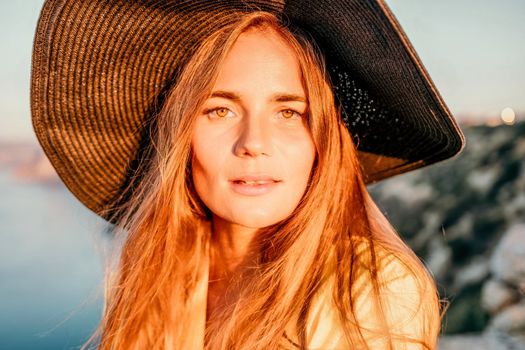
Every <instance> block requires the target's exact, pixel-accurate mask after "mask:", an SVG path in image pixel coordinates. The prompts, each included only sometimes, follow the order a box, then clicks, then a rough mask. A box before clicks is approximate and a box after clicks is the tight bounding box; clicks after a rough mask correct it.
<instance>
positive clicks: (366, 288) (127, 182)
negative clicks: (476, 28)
mask: <svg viewBox="0 0 525 350" xmlns="http://www.w3.org/2000/svg"><path fill="white" fill-rule="evenodd" d="M363 4H364V6H363ZM328 5H329V6H330V7H329V8H328V7H323V4H321V3H318V4H314V5H312V4H309V3H308V2H304V3H292V2H289V3H286V4H282V3H278V2H264V3H257V2H250V3H247V2H239V3H235V2H222V1H217V2H212V1H201V2H192V3H191V4H190V3H182V2H177V3H175V4H170V2H144V1H136V2H119V1H113V2H111V1H109V2H102V1H100V2H97V1H95V2H93V3H92V4H82V2H80V1H79V2H78V3H77V4H74V2H72V4H66V3H65V2H62V3H61V2H59V1H47V2H46V4H45V5H44V9H43V11H42V14H41V18H40V22H39V26H38V28H37V36H36V37H35V48H34V57H33V76H32V79H33V80H32V82H33V85H32V111H33V121H34V126H35V130H36V132H37V135H38V136H39V140H40V142H41V144H42V146H43V148H44V150H45V151H46V153H47V154H48V156H49V158H50V159H51V161H52V163H53V165H54V166H55V167H56V168H57V171H58V173H59V175H60V176H61V177H62V179H63V180H64V182H65V183H66V185H67V186H68V187H69V188H70V190H71V191H72V192H73V193H74V194H75V195H76V196H77V197H78V198H79V199H80V200H81V201H82V202H83V203H84V204H86V205H87V206H88V207H89V208H90V209H92V210H94V211H95V212H96V213H97V214H99V215H101V216H102V217H104V218H105V219H107V220H108V221H109V222H110V223H112V225H113V226H112V231H113V232H114V233H115V235H116V238H117V239H121V245H118V244H116V246H119V247H120V248H119V251H118V255H117V257H118V260H117V265H116V266H115V268H114V269H113V270H111V272H110V273H108V285H107V294H106V296H107V297H106V307H105V310H104V315H103V319H102V322H101V324H100V327H99V329H98V331H97V333H95V334H94V336H93V337H92V339H91V341H92V343H95V342H96V343H98V345H99V348H100V349H202V348H207V349H279V348H282V349H294V348H300V349H434V348H435V346H436V339H437V335H438V332H439V324H440V307H439V303H438V297H437V293H436V288H435V285H434V283H433V281H432V278H431V277H430V276H429V274H428V272H427V271H426V270H425V268H424V266H423V265H422V264H421V262H420V261H419V260H418V258H417V257H416V256H415V255H414V253H413V252H412V251H411V250H410V249H409V248H408V247H407V246H406V245H405V244H404V243H403V241H402V240H401V239H400V238H399V236H398V235H397V233H396V232H395V231H394V229H393V228H392V227H391V226H390V224H389V223H388V221H387V220H386V218H385V217H384V216H383V215H382V213H381V212H380V211H379V210H378V209H377V207H376V206H375V204H374V202H373V201H372V199H371V198H370V196H369V195H368V193H367V191H366V187H365V184H366V183H367V182H371V181H374V180H379V179H382V178H385V177H387V176H392V175H395V174H398V173H401V172H403V171H407V170H409V169H413V168H416V167H421V166H423V165H426V164H429V163H431V162H435V161H437V160H441V159H444V158H446V157H450V156H452V155H453V154H455V153H457V152H458V151H459V150H460V148H461V145H462V143H463V139H462V135H461V132H460V131H459V129H457V127H456V126H455V123H454V121H453V119H452V118H451V117H450V116H449V115H448V111H447V110H446V107H445V106H444V104H443V103H442V101H441V100H440V98H439V95H438V94H437V92H435V90H434V91H433V90H431V89H430V88H432V87H433V86H432V84H431V82H430V81H429V80H428V79H426V80H424V81H421V80H419V81H418V79H421V77H419V78H412V80H410V79H409V80H408V81H409V82H412V83H414V82H417V84H416V85H417V88H416V91H417V90H418V89H419V90H421V88H422V87H424V88H427V89H428V91H426V92H425V93H421V92H420V93H419V94H414V96H415V97H414V96H412V95H411V91H409V90H410V88H406V90H407V91H404V92H403V93H401V95H403V94H405V95H406V96H411V97H410V98H411V99H412V100H414V101H417V102H414V101H406V102H405V103H403V107H399V106H396V105H395V104H392V103H391V101H393V100H389V98H388V96H389V94H390V95H392V89H394V88H395V84H396V83H395V82H384V81H383V80H379V82H376V83H375V85H373V84H372V85H370V86H372V87H371V88H370V90H365V89H361V88H360V87H356V85H355V84H358V82H359V81H360V82H361V84H363V81H362V80H358V79H355V80H354V79H351V78H349V76H348V74H349V72H350V71H349V70H348V69H347V68H348V66H349V65H350V62H351V59H350V58H349V57H350V56H351V55H350V56H349V55H345V54H343V53H342V52H344V51H345V48H346V46H345V43H344V42H340V41H339V40H338V39H337V34H340V35H342V34H344V33H346V32H345V31H344V25H345V24H344V23H343V22H345V21H347V20H348V19H349V18H350V17H349V16H350V15H351V14H361V15H362V16H365V15H375V16H383V17H380V18H381V19H379V20H376V22H375V24H370V26H371V27H373V28H374V30H377V28H380V26H379V24H381V23H383V24H384V23H390V24H391V25H392V24H395V22H394V21H393V19H392V18H391V17H388V16H391V14H390V13H389V12H388V10H387V9H386V7H385V6H384V4H383V3H381V2H379V3H375V2H370V3H368V4H365V3H364V2H361V3H359V2H355V3H352V2H346V3H345V4H341V3H337V4H336V3H330V4H328ZM283 6H284V7H283ZM337 6H342V7H341V9H343V13H342V18H343V19H344V20H343V21H342V22H341V23H338V24H337V23H336V24H334V23H333V22H329V21H328V19H327V18H328V17H326V16H327V12H326V10H327V9H332V10H336V9H337ZM349 10H351V11H350V12H349ZM173 16H175V17H173ZM310 17H311V18H317V20H314V23H308V18H310ZM138 18H140V19H141V20H140V21H139V20H138ZM173 18H176V19H175V22H170V21H173ZM359 18H363V17H359ZM315 21H317V22H315ZM323 21H324V22H323ZM371 21H372V22H373V20H371ZM381 21H390V22H381ZM357 22H358V21H357ZM108 23H110V24H111V26H108ZM318 24H324V25H326V27H329V26H330V25H332V26H334V27H335V29H334V32H330V31H329V30H328V29H326V28H325V27H319V26H316V25H318ZM352 25H353V26H356V28H361V29H360V31H357V32H355V33H351V34H349V35H357V36H359V35H361V36H362V35H364V34H366V33H367V31H366V30H365V29H363V28H367V27H366V26H365V27H363V26H362V25H360V24H359V25H356V24H352ZM123 27H125V28H127V29H122V28H123ZM140 28H142V29H140ZM144 28H147V30H146V29H144ZM315 28H317V30H316V29H315ZM392 28H393V29H392ZM141 30H142V32H140V31H141ZM155 30H157V32H155ZM164 30H166V31H168V32H169V31H170V30H171V32H170V34H169V35H165V37H166V38H172V40H171V41H169V40H165V41H162V40H160V39H159V41H155V40H156V39H152V38H158V37H159V35H161V34H162V33H163V31H164ZM137 32H140V34H141V35H136V37H135V38H130V37H129V35H135V34H136V33H137ZM79 33H81V34H79ZM386 33H388V35H390V37H391V38H386V39H385V40H386V41H385V43H379V44H378V45H377V47H383V48H382V50H389V49H388V46H389V45H390V46H394V44H396V43H397V44H398V45H399V43H400V42H403V43H405V46H404V47H403V48H402V50H400V49H397V51H395V53H396V54H397V55H398V56H399V57H401V56H402V55H407V54H408V53H411V54H413V52H411V51H410V46H409V45H408V44H406V39H405V38H404V37H403V36H402V35H400V33H401V32H400V29H399V28H395V26H392V27H391V29H388V30H387V31H385V32H381V33H380V35H382V37H383V38H385V37H386V35H387V34H386ZM124 34H126V35H124ZM163 35H164V34H163ZM323 35H324V36H323ZM316 37H317V39H315V38H316ZM323 37H324V38H325V39H324V40H323ZM173 38H174V39H173ZM181 38H182V39H181ZM329 38H331V39H329ZM392 38H394V39H392ZM361 39H362V38H361ZM361 39H358V40H361ZM365 39H366V38H365ZM148 40H150V41H148ZM163 40H164V39H163ZM389 40H390V41H389ZM395 40H397V42H396V41H395ZM403 40H405V41H403ZM50 43H52V44H50ZM110 43H111V45H110ZM115 43H116V44H115ZM122 43H127V46H126V47H125V48H124V47H120V48H119V45H121V44H122ZM319 43H321V45H319V47H318V46H317V45H318V44H319ZM356 43H358V41H356ZM330 45H333V46H332V47H331V48H330ZM337 45H342V46H343V49H342V50H339V51H337V50H336V48H337ZM348 45H349V44H348ZM374 45H376V44H373V43H366V45H364V46H363V47H366V50H365V51H363V52H362V53H361V51H358V53H359V54H358V56H359V57H358V58H357V59H356V61H354V63H353V64H354V66H355V67H361V68H362V70H359V69H356V70H355V71H354V72H353V73H355V74H356V76H359V75H363V74H365V73H366V74H372V72H374V70H373V69H376V70H375V72H376V73H377V74H379V73H380V72H384V70H383V68H378V65H377V63H378V62H379V60H380V59H381V58H380V57H384V56H377V52H375V53H374V51H373V49H372V48H369V47H372V46H374ZM112 46H113V48H112ZM159 48H163V51H162V50H160V49H159ZM353 49H356V47H353ZM137 51H139V52H140V53H138V54H137ZM329 53H335V54H339V56H340V57H339V59H338V61H337V64H336V63H335V58H330V57H331V56H330V55H329ZM366 55H372V56H374V55H375V57H378V58H377V59H378V62H372V63H370V62H368V63H364V64H363V62H361V61H362V60H363V58H366ZM130 57H131V58H130ZM334 57H335V56H334ZM395 58H396V57H394V59H395ZM412 58H413V61H412V62H409V63H407V62H404V63H403V64H401V65H402V66H403V65H404V66H403V67H404V68H399V67H398V66H392V67H389V69H390V70H397V69H400V70H402V71H403V69H408V71H411V70H412V71H411V72H418V73H419V74H422V76H423V77H424V78H428V77H426V75H424V71H423V69H422V67H421V66H420V65H418V64H419V61H418V60H417V58H415V56H412ZM328 59H333V61H331V62H328V63H327V60H328ZM106 60H107V61H106ZM44 62H45V63H46V64H44ZM341 62H342V63H341ZM398 63H399V62H398ZM170 64H171V65H172V67H173V69H172V70H171V71H170V69H166V68H165V66H169V65H170ZM367 64H368V65H369V68H363V67H365V66H366V65H367ZM86 66H87V67H86ZM370 67H372V68H370ZM374 67H376V68H374ZM367 69H371V70H367ZM159 71H160V72H163V73H162V74H161V73H158V72H159ZM167 71H168V72H169V73H166V72H167ZM109 73H111V74H109ZM401 73H403V72H401ZM147 74H149V76H146V75H147ZM156 74H157V75H156ZM393 75H395V74H393ZM57 76H58V77H59V78H57ZM115 77H117V78H115ZM159 77H160V78H159ZM378 77H380V76H379V75H377V76H375V77H372V78H378ZM169 78H172V80H170V79H169ZM370 78H371V77H370V76H368V78H366V79H370ZM366 79H364V80H365V81H366ZM371 80H373V79H371ZM406 82H407V80H404V81H403V82H401V83H399V82H398V83H397V84H406ZM148 84H150V85H148ZM418 84H419V85H418ZM160 85H162V87H161V88H159V86H160ZM365 85H367V84H365ZM116 87H118V88H120V89H117V88H116ZM379 87H381V88H379ZM387 87H390V89H389V88H387ZM97 89H98V90H97ZM148 89H149V90H148ZM394 90H395V89H394ZM126 91H127V95H126ZM144 91H151V93H150V94H149V95H148V96H149V97H147V98H146V97H144V96H145V95H147V93H144ZM162 91H164V92H165V93H163V92H162ZM334 92H335V93H336V94H334ZM140 94H143V97H142V98H138V97H137V95H140ZM373 94H377V96H383V97H384V98H383V100H381V101H380V102H374V98H373V97H372V95H373ZM374 96H375V95H374ZM152 97H153V98H154V99H156V100H154V99H153V98H152ZM398 99H399V97H398ZM418 99H419V100H418ZM421 99H428V100H429V101H430V102H429V104H428V105H425V106H424V108H427V109H428V110H430V112H429V111H428V110H427V112H426V114H425V113H423V114H417V113H416V112H415V109H416V108H421V105H420V104H419V105H418V103H420V100H421ZM59 101H60V102H59ZM137 101H141V102H140V103H139V102H137ZM432 101H433V102H432ZM385 103H386V104H387V106H386V107H385ZM411 103H412V105H411ZM433 108H435V110H433ZM376 109H377V110H376ZM406 111H410V113H411V114H412V115H415V116H413V117H412V118H413V120H412V122H413V121H414V120H417V123H415V124H418V123H421V124H423V129H425V128H428V127H430V126H433V127H434V130H437V131H438V132H437V134H434V135H433V136H434V139H436V140H437V141H436V142H437V148H436V147H435V146H434V147H433V148H432V147H431V146H429V145H428V144H427V147H426V148H425V147H423V146H421V145H423V142H427V143H428V141H429V140H432V138H428V139H427V140H424V139H423V138H419V139H417V138H415V137H414V136H413V135H410V136H409V137H405V138H403V139H401V138H399V137H398V138H397V139H396V137H395V136H396V135H402V134H403V133H405V132H407V131H406V130H403V133H400V132H399V130H397V129H401V128H403V127H404V126H406V125H410V121H411V119H409V118H407V117H405V119H404V120H403V121H401V122H399V123H398V126H397V129H393V130H388V135H389V136H388V137H391V139H389V138H388V137H385V138H384V139H382V140H381V141H380V142H378V141H377V138H378V136H381V135H382V134H381V133H385V132H386V131H385V129H389V127H386V126H387V124H386V123H387V122H385V120H386V118H387V117H392V120H396V122H397V120H399V118H400V117H401V116H402V114H403V113H401V112H406ZM111 118H114V119H113V120H112V119H111ZM440 118H441V119H440ZM390 122H392V121H390ZM412 124H414V123H412ZM377 125H382V129H381V128H380V127H378V126H377ZM385 127H386V128H385ZM414 130H415V129H412V131H414ZM436 135H437V136H438V137H437V138H436V137H435V136H436ZM407 138H409V139H410V140H409V145H403V142H407V140H406V139H407ZM440 138H444V139H445V143H443V140H440ZM354 142H355V143H357V145H358V146H359V147H361V149H360V150H359V151H358V149H357V148H356V146H355V145H354ZM418 142H419V143H418ZM385 145H387V146H389V145H397V147H396V149H397V151H396V152H397V153H395V152H394V153H389V152H388V150H386V149H385ZM416 145H419V147H415V146H416ZM374 147H375V148H374ZM389 147H390V146H389ZM380 148H382V151H381V152H377V151H378V150H380ZM415 148H418V149H417V152H416V151H414V149H415ZM374 151H376V152H374ZM418 152H419V153H418ZM425 152H426V153H425ZM401 155H406V156H407V157H406V159H403V158H402V157H397V156H401Z"/></svg>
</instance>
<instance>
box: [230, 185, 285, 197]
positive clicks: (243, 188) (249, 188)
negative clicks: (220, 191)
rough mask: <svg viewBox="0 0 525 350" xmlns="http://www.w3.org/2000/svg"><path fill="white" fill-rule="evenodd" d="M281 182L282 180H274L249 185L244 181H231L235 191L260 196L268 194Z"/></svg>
mask: <svg viewBox="0 0 525 350" xmlns="http://www.w3.org/2000/svg"><path fill="white" fill-rule="evenodd" d="M279 183H280V181H277V182H276V181H273V182H267V183H264V184H254V185H248V184H245V183H242V182H234V181H230V184H231V186H232V189H233V190H234V191H235V192H237V193H239V194H242V195H245V196H259V195H262V194H266V193H268V192H270V191H271V190H273V189H274V188H275V187H276V186H277V185H278V184H279Z"/></svg>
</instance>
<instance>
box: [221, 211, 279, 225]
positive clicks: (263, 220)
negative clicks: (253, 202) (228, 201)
mask: <svg viewBox="0 0 525 350" xmlns="http://www.w3.org/2000/svg"><path fill="white" fill-rule="evenodd" d="M240 214H241V215H238V216H237V215H236V217H235V218H232V220H230V221H231V222H234V223H236V224H238V225H241V226H244V227H250V228H263V227H267V226H271V225H274V224H276V223H278V222H280V221H282V220H284V219H285V218H286V217H287V216H288V215H285V216H282V215H274V214H270V213H268V214H261V213H253V212H252V213H249V212H248V213H244V214H242V211H240Z"/></svg>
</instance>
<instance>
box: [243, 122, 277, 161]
mask: <svg viewBox="0 0 525 350" xmlns="http://www.w3.org/2000/svg"><path fill="white" fill-rule="evenodd" d="M264 119H265V118H258V119H256V118H245V120H244V121H243V122H242V123H241V125H240V133H239V137H238V139H237V142H236V143H235V146H234V153H235V155H237V156H239V157H244V156H251V157H256V156H259V155H262V154H265V155H267V156H269V155H270V154H271V125H269V123H270V122H269V121H268V120H264Z"/></svg>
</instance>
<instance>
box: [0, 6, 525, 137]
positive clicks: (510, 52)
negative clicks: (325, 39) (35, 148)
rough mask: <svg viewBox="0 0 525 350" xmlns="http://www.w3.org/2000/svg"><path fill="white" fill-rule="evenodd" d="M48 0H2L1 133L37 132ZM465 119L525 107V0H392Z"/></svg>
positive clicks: (457, 113) (450, 101) (427, 63)
mask: <svg viewBox="0 0 525 350" xmlns="http://www.w3.org/2000/svg"><path fill="white" fill-rule="evenodd" d="M42 3H43V1H42V0H23V1H22V0H18V1H7V0H0V23H1V24H0V25H1V26H2V28H1V30H0V43H1V45H2V55H1V56H0V141H1V140H14V139H25V140H34V139H35V137H34V135H33V131H32V126H31V118H30V109H29V75H30V64H31V48H32V40H33V31H34V28H35V26H36V21H37V19H38V14H39V11H40V8H41V6H42ZM387 3H388V4H389V5H390V7H391V8H392V10H393V12H394V14H395V15H396V16H397V18H398V20H399V22H400V23H401V25H402V26H403V27H404V29H405V31H406V32H407V35H408V37H409V38H410V39H411V41H412V43H413V45H414V47H415V48H416V50H417V51H418V53H419V55H420V57H421V59H422V61H423V63H424V64H425V66H426V68H427V70H428V71H429V73H430V75H431V76H432V78H433V80H434V82H435V83H436V85H437V87H438V89H439V90H440V92H441V94H442V95H443V97H444V99H445V101H446V102H447V104H448V105H449V107H450V109H451V111H452V113H453V114H454V115H455V116H456V117H457V118H458V119H459V120H461V118H462V117H463V116H467V115H471V116H478V117H479V118H480V119H482V118H486V117H492V116H497V115H498V114H499V112H500V111H501V110H502V109H503V108H505V107H512V108H514V109H515V110H516V111H518V113H519V114H521V116H522V117H523V113H524V112H525V45H524V44H523V38H524V37H525V1H524V0H499V1H489V0H478V1H476V0H439V1H437V0H387Z"/></svg>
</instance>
